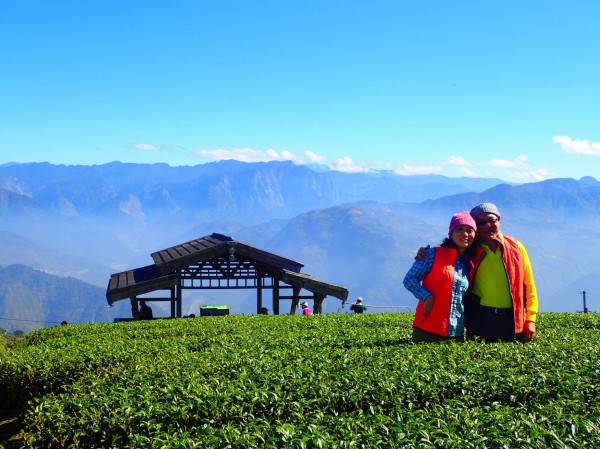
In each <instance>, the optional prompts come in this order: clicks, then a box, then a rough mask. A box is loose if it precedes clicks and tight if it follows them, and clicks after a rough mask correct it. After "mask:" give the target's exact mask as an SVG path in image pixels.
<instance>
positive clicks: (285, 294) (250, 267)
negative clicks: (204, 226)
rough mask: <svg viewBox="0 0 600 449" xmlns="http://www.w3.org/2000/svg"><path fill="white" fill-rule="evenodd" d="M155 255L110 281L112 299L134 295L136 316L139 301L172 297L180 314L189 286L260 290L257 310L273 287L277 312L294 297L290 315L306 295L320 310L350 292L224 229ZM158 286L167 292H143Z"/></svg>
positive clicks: (109, 297)
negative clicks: (328, 300) (147, 262)
mask: <svg viewBox="0 0 600 449" xmlns="http://www.w3.org/2000/svg"><path fill="white" fill-rule="evenodd" d="M151 256H152V260H153V261H154V264H152V265H148V266H145V267H141V268H136V269H133V270H129V271H124V272H121V273H116V274H113V275H111V277H110V281H109V283H108V288H107V291H106V299H107V301H108V304H109V305H112V304H113V303H114V302H116V301H119V300H122V299H125V298H129V299H130V301H131V308H132V315H133V318H139V312H138V310H139V307H138V305H139V302H140V301H169V302H170V303H171V318H180V317H181V310H182V297H183V290H186V289H255V290H256V313H261V310H262V309H263V302H264V297H263V293H264V291H265V290H271V291H272V304H273V314H275V315H279V313H280V302H281V300H291V305H290V314H294V313H295V311H296V309H297V307H298V304H299V302H300V300H307V299H312V300H313V312H314V313H321V312H322V304H323V301H324V299H325V298H326V297H327V296H328V295H330V296H334V297H336V298H339V299H341V300H342V301H345V300H346V299H347V297H348V290H347V289H345V288H343V287H340V286H337V285H332V284H329V283H327V282H323V281H320V280H317V279H315V278H313V277H311V276H310V275H308V274H306V273H300V271H301V269H302V267H303V266H304V265H303V264H301V263H299V262H296V261H294V260H291V259H286V258H285V257H281V256H278V255H276V254H273V253H270V252H267V251H263V250H261V249H258V248H255V247H253V246H250V245H246V244H245V243H242V242H239V241H236V240H234V239H233V238H231V237H228V236H226V235H222V234H216V233H213V234H211V235H208V236H206V237H202V238H199V239H196V240H192V241H190V242H187V243H182V244H180V245H176V246H173V247H171V248H167V249H163V250H161V251H157V252H155V253H152V255H151ZM303 290H304V292H303ZM156 291H166V292H168V296H164V297H143V296H142V295H144V294H146V293H151V292H156ZM307 292H308V293H307ZM302 293H304V294H302Z"/></svg>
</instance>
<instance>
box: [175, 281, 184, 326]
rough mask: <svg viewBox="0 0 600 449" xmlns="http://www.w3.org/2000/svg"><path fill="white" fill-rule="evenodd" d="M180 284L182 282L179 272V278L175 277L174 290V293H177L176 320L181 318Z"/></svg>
mask: <svg viewBox="0 0 600 449" xmlns="http://www.w3.org/2000/svg"><path fill="white" fill-rule="evenodd" d="M182 283H183V280H182V279H181V272H180V273H179V276H178V277H177V288H176V293H177V318H181V303H182V302H183V300H182V296H183V295H182V290H183V289H182V288H181V286H182Z"/></svg>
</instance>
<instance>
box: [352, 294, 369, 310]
mask: <svg viewBox="0 0 600 449" xmlns="http://www.w3.org/2000/svg"><path fill="white" fill-rule="evenodd" d="M350 310H352V311H353V312H354V313H364V312H366V311H367V307H366V306H365V305H364V304H363V299H362V298H361V297H360V296H359V297H358V298H356V301H355V302H354V304H352V305H351V306H350Z"/></svg>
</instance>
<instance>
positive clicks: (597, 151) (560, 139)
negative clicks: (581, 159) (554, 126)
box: [552, 136, 600, 156]
mask: <svg viewBox="0 0 600 449" xmlns="http://www.w3.org/2000/svg"><path fill="white" fill-rule="evenodd" d="M552 140H553V141H554V143H556V144H558V145H559V146H560V148H561V150H563V151H564V152H565V153H573V154H582V155H584V156H600V142H590V141H589V140H579V139H572V138H571V137H569V136H554V137H553V138H552Z"/></svg>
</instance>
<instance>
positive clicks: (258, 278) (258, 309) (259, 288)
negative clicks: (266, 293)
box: [256, 268, 263, 314]
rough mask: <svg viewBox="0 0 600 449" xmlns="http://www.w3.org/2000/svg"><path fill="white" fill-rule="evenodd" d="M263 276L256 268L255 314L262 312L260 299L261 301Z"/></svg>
mask: <svg viewBox="0 0 600 449" xmlns="http://www.w3.org/2000/svg"><path fill="white" fill-rule="evenodd" d="M262 283H263V274H262V271H260V270H259V269H258V268H257V269H256V313H257V314H260V312H261V310H262V307H263V305H262V299H263V288H262V287H263V286H262Z"/></svg>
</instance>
